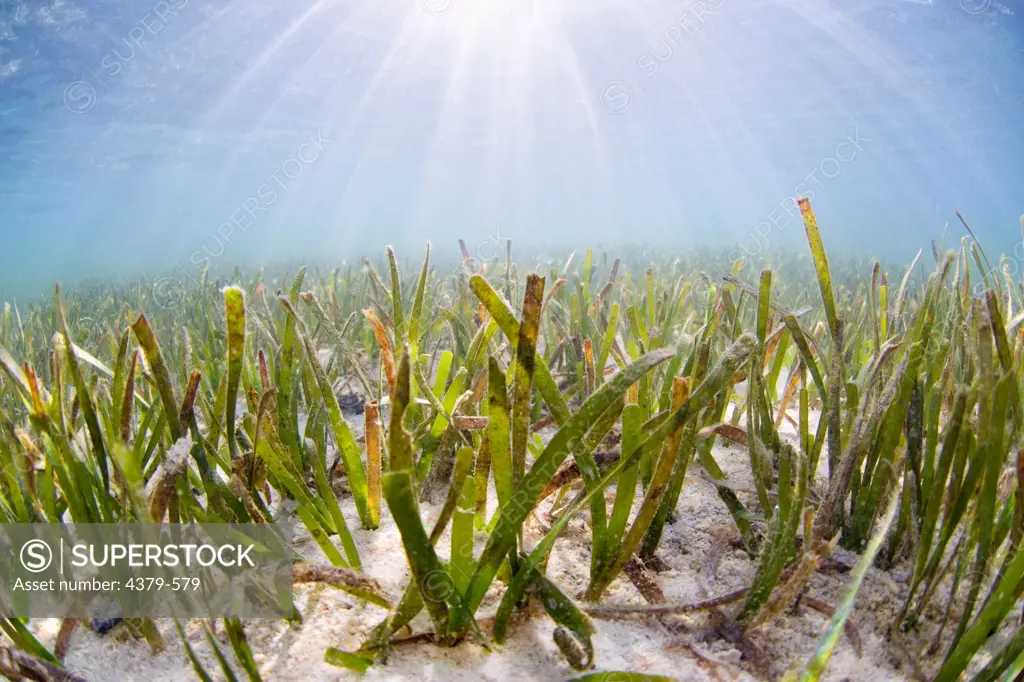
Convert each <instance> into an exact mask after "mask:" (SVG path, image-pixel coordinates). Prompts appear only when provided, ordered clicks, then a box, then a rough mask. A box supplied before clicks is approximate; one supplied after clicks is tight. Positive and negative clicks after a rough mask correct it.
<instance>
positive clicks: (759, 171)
mask: <svg viewBox="0 0 1024 682" xmlns="http://www.w3.org/2000/svg"><path fill="white" fill-rule="evenodd" d="M1022 130H1024V7H1022V6H1020V5H1019V4H1016V3H1013V4H1011V2H1010V0H927V1H925V0H921V1H915V2H911V1H906V0H885V1H877V0H868V1H866V2H849V1H847V2H832V1H830V2H819V1H811V0H779V1H775V2H767V1H754V0H697V1H696V2H643V1H641V2H630V1H627V0H615V1H613V0H550V1H548V2H532V1H531V0H401V1H400V2H394V1H388V2H369V1H363V2H352V1H334V0H321V1H319V2H316V1H313V0H287V1H286V0H259V1H256V2H240V1H232V2H226V1H221V0H214V1H210V2H200V0H166V1H159V2H150V1H147V2H140V1H136V0H131V1H121V2H114V1H111V0H90V1H89V2H86V1H85V0H63V1H58V0H27V1H22V0H0V298H8V297H11V296H20V297H26V296H29V297H30V296H35V295H38V294H39V293H41V292H44V291H46V290H48V289H49V287H50V286H51V285H52V283H53V282H54V281H55V280H60V281H62V282H64V283H65V285H70V284H73V283H74V282H75V281H78V280H80V279H82V278H87V277H101V278H102V277H115V276H116V277H121V276H133V275H136V274H144V273H151V272H158V271H165V270H167V269H168V268H176V269H178V270H184V271H187V272H189V273H193V272H197V271H198V270H199V268H201V267H202V266H203V265H204V264H205V263H207V262H209V263H210V264H211V265H215V266H218V267H219V266H222V265H227V264H236V263H242V264H257V263H264V262H277V261H280V260H282V259H287V258H295V257H297V258H301V257H316V258H319V259H323V258H330V259H338V260H340V259H346V258H347V259H358V258H359V257H361V256H363V255H366V254H369V253H373V254H378V253H379V252H380V251H381V248H382V246H383V244H385V243H394V244H397V245H398V246H399V247H400V248H405V249H407V250H408V251H410V252H411V253H410V255H413V253H415V254H418V253H420V252H421V250H422V247H423V243H424V242H425V241H426V240H427V239H429V240H431V241H432V242H433V244H434V247H435V249H446V250H449V251H451V252H452V253H453V254H454V253H455V248H456V247H455V239H456V238H457V237H460V236H461V237H464V238H465V239H466V240H467V242H469V243H471V244H473V243H479V242H481V241H486V240H487V239H488V238H489V236H494V235H495V234H496V233H497V232H498V231H500V234H501V236H503V237H505V236H507V237H512V238H514V239H515V240H516V243H519V244H530V245H536V246H544V245H551V246H572V247H586V246H591V245H599V244H604V245H610V246H614V245H616V244H644V243H659V244H663V245H665V247H666V248H672V249H676V250H679V251H682V250H685V249H688V248H695V247H698V246H715V247H722V248H727V249H730V250H731V251H732V252H733V253H736V254H739V253H750V254H756V253H758V252H760V251H761V250H762V249H764V248H765V247H766V245H767V246H768V247H770V248H772V249H786V248H793V249H800V248H805V247H803V245H802V239H803V234H802V229H801V227H800V226H799V222H798V220H796V219H794V218H793V215H794V210H793V208H792V198H793V197H794V196H795V195H798V194H808V195H811V196H812V200H813V204H814V208H815V211H816V213H817V215H818V219H819V223H820V224H821V228H822V232H823V236H824V239H825V243H826V246H827V247H829V249H830V250H831V251H832V252H834V253H840V254H842V253H855V254H861V255H876V256H880V257H883V258H887V259H895V260H908V259H909V258H911V257H913V255H914V254H915V253H916V251H917V249H918V248H920V247H925V248H926V249H927V248H928V244H929V241H930V240H931V239H932V238H936V239H937V238H941V236H942V234H943V231H944V229H945V230H946V233H947V242H948V243H955V241H956V240H958V239H959V238H960V237H961V235H963V234H964V231H963V229H962V228H961V226H960V224H959V221H957V220H956V217H955V213H954V211H955V210H956V209H959V210H960V211H961V212H962V213H963V214H964V216H965V217H966V218H967V219H968V220H969V221H970V223H971V225H972V227H973V228H974V230H975V232H976V233H977V234H978V236H979V237H980V238H981V240H982V242H983V243H984V244H985V246H986V247H987V249H988V251H989V252H990V253H991V252H998V251H1003V252H1007V253H1010V254H1011V255H1012V254H1013V251H1014V249H1015V247H1016V250H1017V252H1018V256H1015V257H1017V258H1024V249H1022V248H1021V247H1020V245H1019V242H1020V237H1021V215H1022V213H1024V135H1022ZM947 224H948V227H947Z"/></svg>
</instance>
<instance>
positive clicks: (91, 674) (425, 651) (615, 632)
mask: <svg viewBox="0 0 1024 682" xmlns="http://www.w3.org/2000/svg"><path fill="white" fill-rule="evenodd" d="M815 417H816V415H815ZM349 421H350V422H354V421H355V420H354V419H351V418H350V420H349ZM353 426H354V427H355V426H356V424H355V423H353ZM782 433H783V435H784V436H786V437H788V438H795V433H794V430H793V428H792V426H791V425H789V424H787V423H784V424H783V428H782ZM548 435H549V434H548ZM713 453H714V457H715V459H716V460H717V461H718V463H719V465H720V466H721V467H722V469H723V470H724V471H725V472H726V473H727V476H728V477H727V481H726V482H727V484H728V485H729V486H730V487H732V488H734V489H736V490H737V491H739V494H740V496H741V499H743V500H744V501H745V502H747V503H748V504H756V502H755V501H754V500H753V499H752V498H753V494H752V493H751V492H750V491H751V489H752V486H753V483H752V480H751V478H750V469H749V461H748V455H747V452H746V449H745V448H739V447H736V446H732V445H727V444H723V443H722V442H721V440H719V442H718V444H716V446H715V448H714V451H713ZM821 460H822V461H823V462H824V461H826V460H827V456H826V455H825V454H824V453H823V455H822V457H821ZM819 469H820V470H819V472H818V481H819V486H818V487H819V490H823V489H824V483H825V481H826V480H827V473H826V472H825V471H824V470H823V467H819ZM490 493H491V499H490V500H489V506H488V514H489V515H490V513H493V510H494V498H493V494H494V491H493V484H492V486H491V491H490ZM613 495H614V494H613V493H612V492H609V493H608V499H609V502H610V501H611V500H612V499H613ZM640 497H641V496H640V495H638V496H637V500H638V501H637V504H638V503H639V499H640ZM340 501H341V504H342V510H343V511H344V513H345V515H346V518H347V519H349V525H350V528H352V529H353V535H354V537H355V540H356V543H357V545H358V548H359V553H360V556H361V559H362V563H363V567H364V570H365V571H366V572H367V573H368V574H369V575H371V576H372V577H374V578H376V579H377V580H378V581H379V582H380V583H381V584H382V585H383V586H384V587H385V589H387V590H388V591H389V593H390V594H391V595H392V597H393V599H394V600H395V601H397V599H398V597H399V596H400V595H401V593H402V590H403V588H404V586H405V584H406V583H407V581H408V579H409V572H408V568H407V564H406V561H405V556H404V552H403V549H402V545H401V541H400V537H399V534H398V530H397V528H396V527H395V525H394V523H393V522H391V520H390V517H389V514H388V511H387V508H386V505H385V508H384V510H383V512H382V522H381V529H380V530H378V531H372V532H371V531H364V530H361V529H358V528H357V523H354V520H355V519H356V518H357V517H356V514H355V509H354V505H353V504H352V501H351V499H350V498H349V497H347V496H343V497H342V498H341V500H340ZM551 501H552V499H551V498H549V499H548V500H547V501H545V503H543V504H542V506H541V509H542V510H546V509H547V508H548V507H549V505H550V504H551ZM609 508H610V507H609ZM421 511H422V514H423V516H424V518H425V521H426V523H427V527H430V524H431V523H432V522H433V520H434V519H436V517H437V515H438V513H439V511H440V506H439V505H438V506H433V505H423V506H422V508H421ZM635 511H636V509H635V508H634V512H635ZM677 512H678V517H677V519H676V521H675V522H674V523H672V524H669V525H667V526H666V528H665V532H664V535H663V539H662V543H661V548H660V550H659V553H658V555H659V557H660V558H661V559H662V560H663V561H664V563H665V564H666V565H667V567H668V569H667V570H664V571H662V572H661V573H657V574H655V575H656V576H657V581H658V583H659V585H660V587H661V589H662V590H663V592H664V595H665V598H666V600H667V602H669V603H685V602H693V601H698V600H701V599H706V598H708V597H713V596H717V595H721V594H725V593H727V592H730V591H732V590H736V589H738V588H741V587H746V586H748V585H749V584H750V583H751V581H752V579H753V577H754V572H755V570H756V563H755V562H754V561H753V560H751V559H750V558H749V557H748V556H747V554H746V553H745V552H744V551H743V550H741V549H740V547H739V536H738V532H737V530H736V527H735V524H734V523H733V521H732V519H731V517H730V516H729V514H728V511H727V510H726V508H725V506H724V504H723V503H722V502H721V500H720V499H719V498H718V495H717V493H716V491H715V488H714V486H713V485H712V484H711V482H710V480H709V479H707V478H706V476H705V474H704V472H703V470H702V468H701V467H700V466H699V464H691V466H690V469H689V472H688V474H687V479H686V484H685V486H684V488H683V493H682V495H681V496H680V501H679V506H678V508H677ZM586 523H587V519H586V517H585V515H581V516H579V517H577V518H576V519H574V520H573V521H572V522H571V523H570V524H569V526H568V528H567V529H566V531H565V532H564V533H563V535H562V537H561V538H560V539H559V540H558V542H557V544H556V546H555V549H554V550H553V552H552V556H551V558H550V562H549V567H548V576H549V577H550V578H551V579H553V580H554V581H555V582H556V583H557V584H558V585H560V586H561V587H562V589H563V590H564V591H565V592H566V594H568V595H570V596H577V595H578V594H579V593H580V592H581V591H582V590H583V589H584V588H585V587H586V579H587V576H588V570H589V558H590V557H589V551H590V549H589V537H590V535H589V529H588V528H586ZM300 528H301V527H300ZM541 532H542V531H541V530H540V529H537V528H534V529H533V532H532V533H531V534H529V535H528V540H527V541H528V542H530V539H531V538H530V535H532V541H533V542H536V541H538V540H539V538H540V537H541ZM335 540H336V538H335ZM447 542H448V533H447V531H446V534H445V536H444V537H443V538H442V539H441V541H440V543H439V544H438V553H439V555H440V556H442V557H446V556H447V554H448V545H447ZM482 542H483V538H482V536H480V535H478V537H477V551H478V552H479V550H480V549H481V548H482ZM296 543H297V545H298V547H299V549H300V552H301V553H302V554H304V555H305V556H306V558H308V559H309V560H312V561H318V562H324V561H325V559H324V558H323V556H322V555H321V553H320V550H319V548H317V547H316V545H315V543H314V542H313V541H312V539H311V538H309V537H308V535H307V536H305V537H298V538H296ZM832 556H833V558H834V559H836V560H837V562H838V563H839V564H841V565H845V566H846V567H852V566H853V565H854V564H855V563H856V561H857V557H856V555H853V554H850V553H848V552H845V551H843V550H841V549H837V550H836V552H834V553H833V555H832ZM909 570H910V569H909V567H908V566H906V565H897V566H896V567H895V568H894V569H893V570H891V571H889V572H882V571H879V570H877V569H871V570H869V572H868V575H867V578H866V580H865V582H864V585H863V586H862V588H861V590H860V593H859V595H858V597H857V602H856V609H855V611H854V613H853V615H852V619H851V620H852V622H853V623H854V625H855V627H856V628H857V630H858V631H859V633H860V637H861V639H862V641H863V655H862V656H860V657H858V655H857V654H856V652H855V650H854V647H853V646H852V645H851V642H850V640H849V639H848V638H847V637H845V636H844V637H843V638H841V639H840V641H839V643H838V645H837V647H836V650H835V652H834V655H833V658H832V660H831V662H830V664H829V666H828V669H827V671H826V674H825V676H824V678H823V679H826V680H835V681H839V680H854V681H859V680H878V681H882V680H903V679H912V678H913V677H914V671H913V669H912V668H911V667H910V665H909V664H908V661H909V660H911V659H917V658H919V657H922V656H921V652H922V651H923V650H924V649H925V648H926V647H927V644H928V642H929V641H930V639H931V636H932V634H933V633H934V632H935V629H936V625H935V621H936V619H937V618H938V617H939V615H940V614H939V608H940V606H939V604H943V603H944V600H941V601H940V600H936V601H935V602H933V607H932V608H931V610H930V612H929V613H927V614H926V622H925V623H924V624H923V626H922V628H921V631H920V632H918V633H912V634H911V635H909V636H907V637H906V638H904V640H903V641H902V642H901V643H893V642H890V641H887V639H886V632H885V630H886V628H887V626H888V624H889V623H890V622H891V620H892V617H893V616H894V615H895V613H896V612H897V610H898V609H899V608H900V607H901V606H902V604H903V599H904V597H905V594H906V586H905V585H906V582H907V578H908V574H909ZM848 581H849V574H848V573H846V572H844V571H843V570H841V569H840V570H837V569H835V568H833V569H831V570H826V571H820V572H818V573H817V574H815V575H814V576H813V577H812V578H811V581H810V584H809V589H808V591H807V593H806V594H807V595H808V596H810V597H813V598H815V599H817V600H820V601H822V602H825V603H827V604H830V605H833V606H835V605H837V604H838V603H839V601H840V599H841V597H842V595H843V593H844V592H845V589H846V586H847V584H848ZM502 589H503V585H501V584H500V583H498V582H497V581H496V582H495V585H494V586H492V588H491V591H490V592H489V594H488V596H487V598H486V600H485V601H484V603H483V605H482V607H481V608H480V610H479V612H478V615H481V616H487V615H490V614H493V612H494V609H495V608H496V606H497V602H498V600H499V598H500V594H501V592H500V590H502ZM295 600H296V605H297V606H298V607H299V609H300V611H301V613H302V615H303V618H304V622H303V623H302V624H300V625H295V626H289V625H288V624H287V623H286V622H285V621H249V622H248V623H247V627H246V632H247V634H248V637H249V642H250V644H251V646H252V648H253V651H254V653H255V657H256V661H257V662H258V664H259V666H260V670H261V674H262V676H263V678H264V679H265V680H268V681H275V680H281V681H282V682H283V681H289V680H294V681H296V682H298V681H300V680H302V681H305V680H349V679H358V678H360V677H362V678H363V679H366V680H406V679H408V680H417V681H418V682H426V681H428V680H429V681H433V680H438V681H444V682H470V681H475V680H552V681H553V680H567V679H570V678H572V677H574V676H575V675H576V674H578V673H577V672H575V671H573V670H572V669H571V668H570V666H569V665H568V664H567V662H566V661H565V659H564V658H563V657H562V656H561V654H560V653H559V651H558V650H557V648H556V646H555V644H554V643H553V641H552V631H553V629H554V627H555V625H554V623H553V621H551V620H550V619H549V618H548V617H547V616H546V615H545V614H544V613H543V611H541V610H539V609H537V610H534V611H533V615H532V616H531V617H528V618H517V619H516V620H514V621H513V626H512V628H511V631H510V634H509V636H508V639H507V640H506V642H505V643H504V644H503V645H502V646H500V647H497V648H496V650H495V651H493V652H491V653H488V652H486V651H485V650H484V649H483V648H481V647H480V646H479V645H477V644H476V643H475V642H474V641H473V640H472V639H470V640H468V641H465V642H463V643H462V644H460V645H458V646H456V647H453V648H441V647H438V646H435V645H433V644H431V643H415V644H404V645H400V646H396V647H394V648H393V650H392V654H391V657H390V659H389V661H388V663H387V665H375V666H373V667H371V668H370V670H369V671H368V672H366V673H365V674H364V675H362V676H360V675H359V674H357V673H355V672H351V671H348V670H345V669H343V668H337V667H333V666H331V665H328V664H326V663H324V660H323V658H324V651H325V650H326V649H327V648H328V647H338V648H341V649H343V650H348V651H353V650H355V649H356V648H358V646H359V645H360V643H361V642H362V641H363V640H364V638H365V636H366V635H367V633H368V632H369V631H370V630H371V629H372V628H373V627H374V626H375V625H377V624H378V623H379V622H380V621H381V620H382V619H383V618H384V617H385V615H386V613H385V611H384V610H383V609H381V608H379V607H377V606H373V605H368V604H366V603H363V602H360V601H358V600H356V599H355V598H354V597H351V596H349V595H347V594H345V593H343V592H340V591H338V590H335V589H333V588H329V587H323V586H306V585H300V586H297V587H296V592H295ZM602 603H603V604H631V605H641V604H644V603H645V602H644V601H643V598H642V597H641V596H640V594H639V593H638V591H637V590H636V589H635V588H634V587H633V585H632V584H631V583H629V582H628V581H627V580H625V579H623V578H622V577H620V578H619V579H617V580H616V581H615V582H614V583H613V584H612V586H611V587H610V588H609V589H608V591H607V592H606V594H605V597H604V599H603V600H602ZM737 607H738V605H734V606H728V607H724V612H725V613H726V614H730V615H734V614H735V611H736V608H737ZM673 618H674V620H673ZM827 621H828V619H827V617H826V616H825V615H822V614H821V613H819V612H817V611H814V610H812V609H809V608H807V607H799V608H798V609H797V610H796V611H795V612H789V613H786V614H783V615H782V616H780V617H779V618H777V619H776V620H775V621H773V622H772V623H770V624H769V625H768V626H767V627H764V628H762V629H759V630H757V631H755V632H754V633H752V634H751V635H750V640H751V641H752V642H753V643H754V644H755V645H756V646H757V647H758V648H759V649H760V650H761V652H762V653H763V655H764V661H765V662H766V665H767V668H768V669H767V675H764V673H762V674H760V675H759V674H757V673H755V672H752V671H753V670H754V669H753V668H752V667H751V666H750V665H749V664H748V663H747V662H745V661H741V656H742V654H741V652H740V651H739V650H738V649H737V648H736V647H735V646H734V645H733V644H731V643H730V642H729V641H727V640H725V639H723V638H721V637H718V636H715V635H712V636H706V634H702V631H701V629H700V627H699V626H700V625H701V624H702V623H705V622H706V619H705V618H704V617H702V616H695V617H694V618H693V619H692V620H686V619H685V618H684V617H670V618H669V619H668V620H666V621H665V622H664V623H662V622H658V621H657V620H655V619H652V618H643V619H634V620H624V621H608V620H595V621H594V623H595V626H596V630H597V632H596V635H595V637H594V646H595V650H596V657H595V667H594V670H595V671H608V670H629V671H635V672H642V673H647V674H651V675H665V676H669V677H673V678H676V679H679V680H716V679H717V680H754V679H758V678H759V677H769V678H776V677H780V676H781V675H782V674H783V673H785V672H786V671H787V670H789V669H790V668H791V667H793V666H796V665H800V666H801V667H802V666H803V664H804V663H805V662H806V661H807V659H808V657H809V656H810V655H811V653H812V652H813V650H814V648H815V646H816V644H817V642H818V640H819V638H820V636H821V633H822V632H823V630H824V627H825V625H826V623H827ZM954 622H955V621H954ZM58 624H59V623H58V621H57V620H38V621H33V627H34V629H35V630H36V632H37V633H38V634H39V636H40V637H41V639H42V641H43V642H44V643H45V644H47V645H52V644H53V643H54V640H55V638H56V629H57V627H58ZM158 624H159V626H160V628H161V632H162V634H163V637H164V639H165V641H166V643H167V649H166V651H164V652H162V653H160V654H158V655H151V654H150V651H149V647H148V645H147V644H146V643H145V641H122V640H123V638H117V637H115V636H111V635H109V634H108V635H105V636H101V635H97V634H94V633H93V632H91V631H89V630H88V629H87V628H79V629H78V630H77V631H76V632H75V634H74V636H73V639H72V642H71V646H70V649H69V651H68V655H67V659H66V666H67V668H69V669H70V670H73V671H75V672H77V673H78V674H79V675H80V676H82V677H84V678H85V679H87V680H89V681H90V682H102V681H107V680H139V681H144V682H163V681H167V682H172V681H174V680H194V679H196V678H195V675H194V673H193V671H192V668H191V665H190V663H189V661H188V659H187V658H186V655H185V653H184V649H183V647H182V645H181V642H180V641H179V639H178V637H177V635H176V634H175V631H174V628H173V625H172V624H171V623H170V622H167V621H158ZM413 625H414V630H415V631H416V632H423V631H426V630H429V628H430V625H429V623H428V621H427V619H426V616H425V615H424V614H422V613H421V614H420V616H418V617H417V619H416V620H415V621H414V623H413ZM687 625H689V626H691V628H690V629H689V631H688V632H685V633H683V634H674V633H673V631H675V632H679V631H680V630H685V629H686V627H685V626H687ZM949 629H952V628H949ZM705 632H706V631H705ZM220 634H221V635H222V639H223V641H224V646H223V650H224V651H225V652H226V653H227V654H228V655H229V656H230V655H231V648H230V645H229V644H227V639H226V636H223V633H220ZM187 636H188V637H189V639H190V643H191V645H192V647H193V648H194V649H195V650H196V652H197V653H198V654H199V656H200V657H201V659H202V661H203V662H204V664H205V665H206V668H207V671H208V672H209V673H210V674H211V675H212V676H213V677H214V679H218V680H219V679H223V676H222V674H221V673H220V669H219V667H218V665H217V663H216V660H215V658H214V655H213V653H212V650H211V649H210V647H209V645H208V643H207V642H206V641H205V638H204V635H203V633H202V629H201V628H200V627H199V626H198V625H197V624H195V623H193V624H191V625H190V626H189V627H188V628H187ZM922 658H923V657H922ZM932 658H933V659H934V658H935V657H934V656H933V657H932ZM702 659H704V660H702ZM232 660H233V659H232ZM711 660H713V661H714V663H710V662H709V661H711ZM933 662H936V663H937V662H938V661H933ZM901 666H902V667H901ZM236 670H237V671H238V674H239V676H240V679H242V675H243V673H241V670H240V668H237V667H236ZM925 674H927V672H925Z"/></svg>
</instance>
